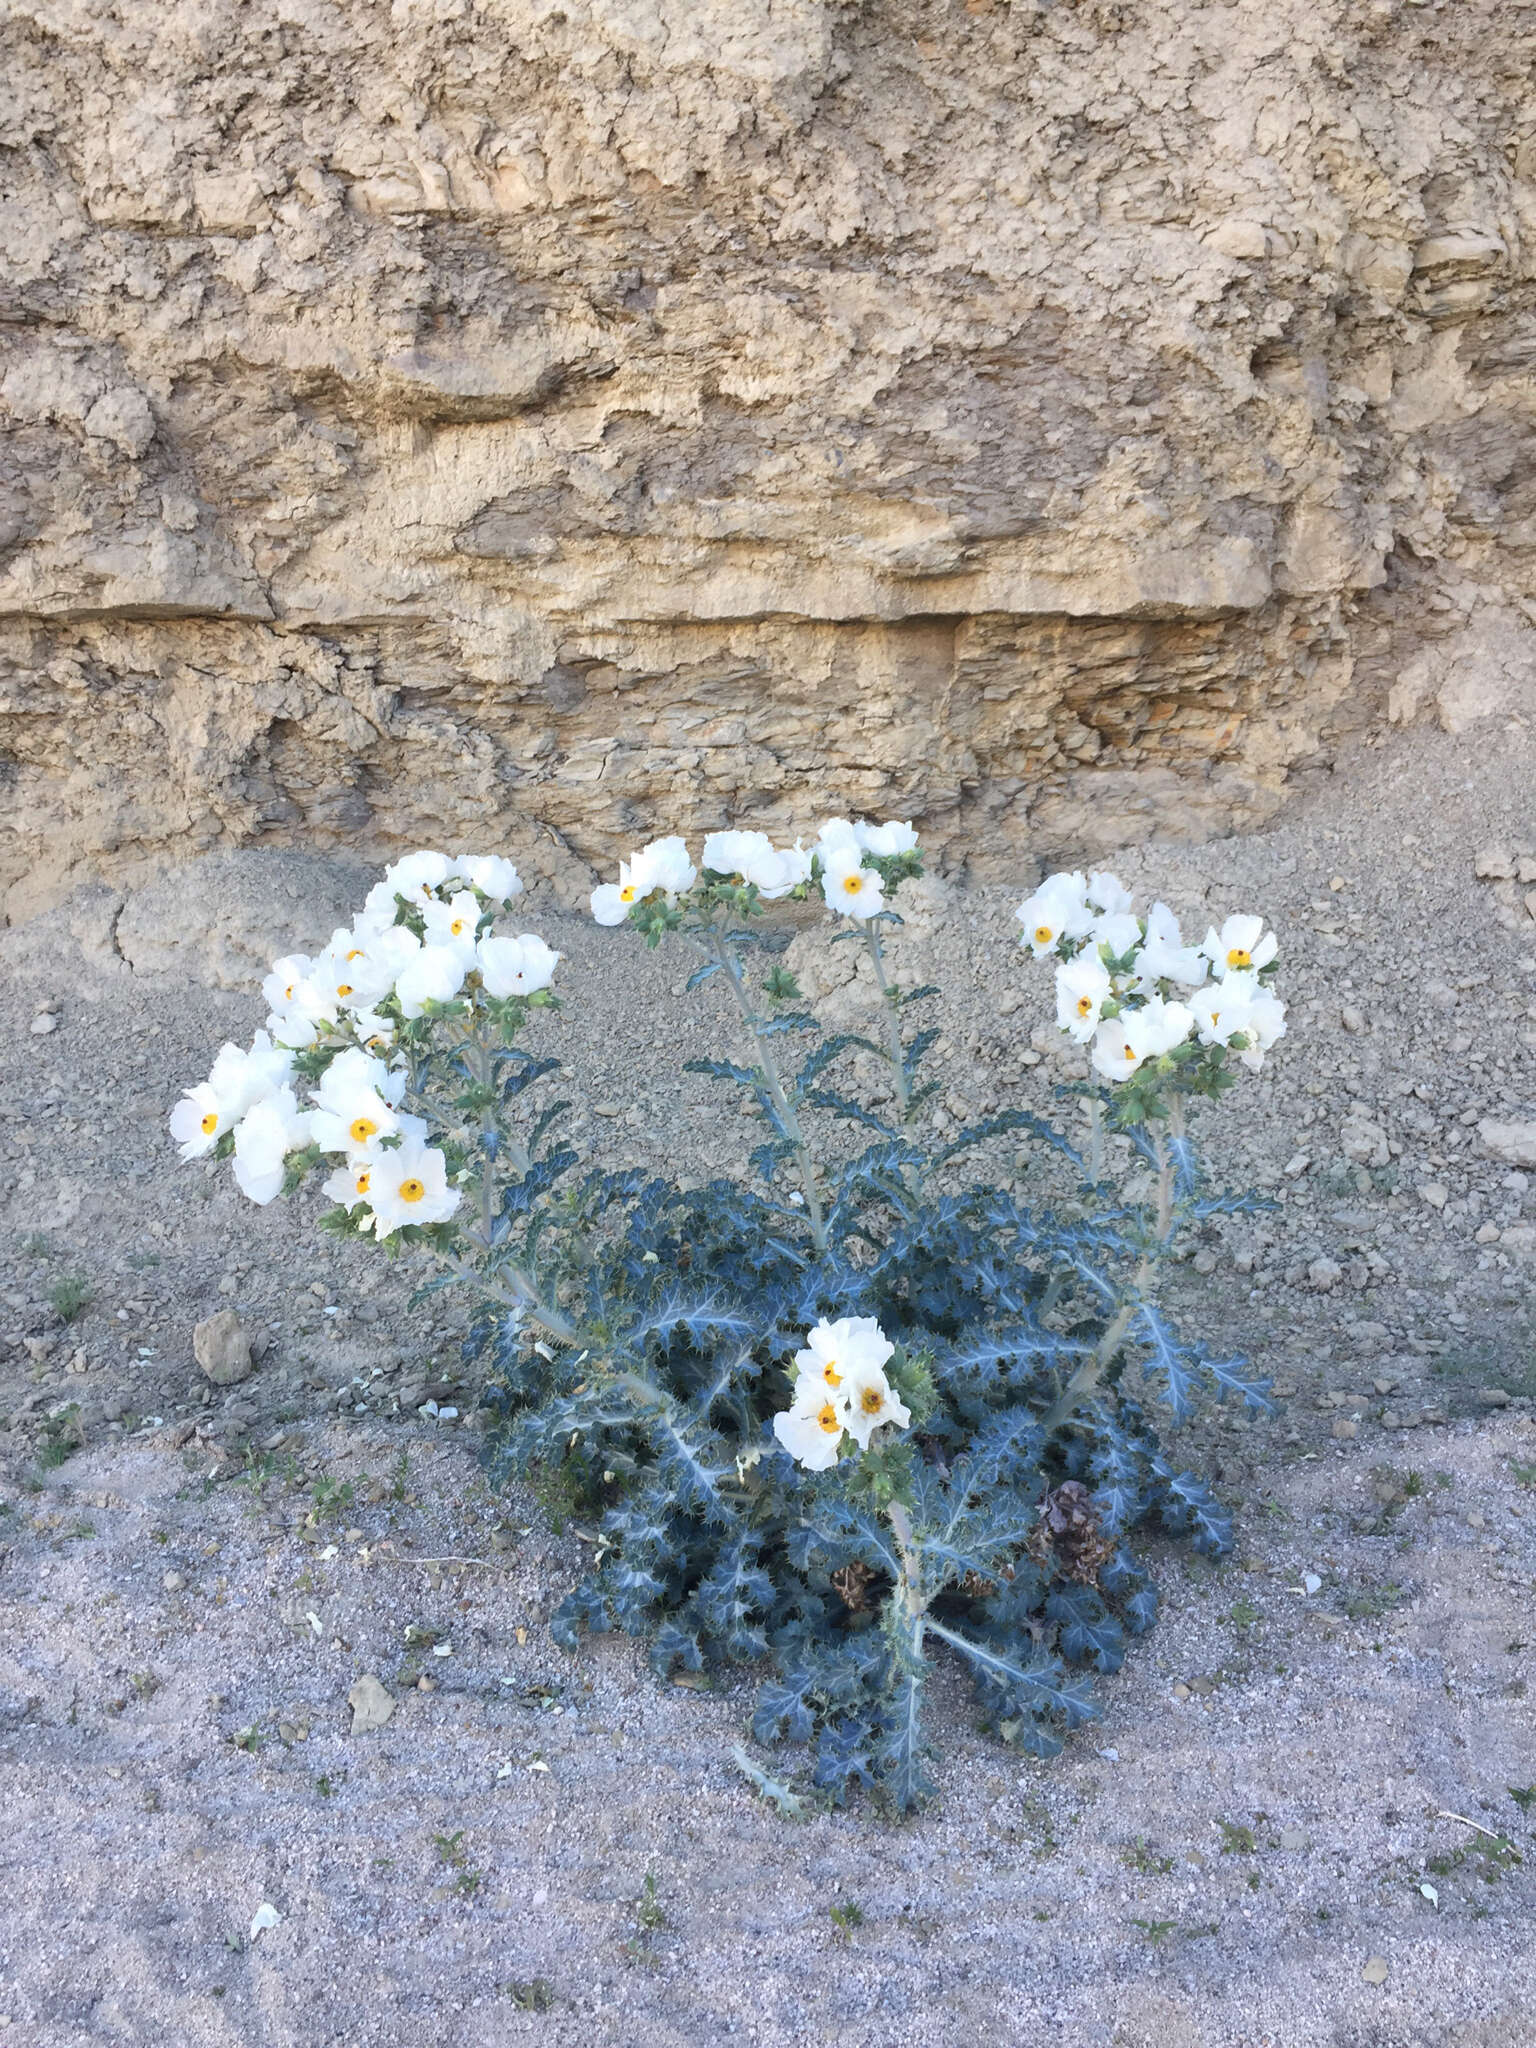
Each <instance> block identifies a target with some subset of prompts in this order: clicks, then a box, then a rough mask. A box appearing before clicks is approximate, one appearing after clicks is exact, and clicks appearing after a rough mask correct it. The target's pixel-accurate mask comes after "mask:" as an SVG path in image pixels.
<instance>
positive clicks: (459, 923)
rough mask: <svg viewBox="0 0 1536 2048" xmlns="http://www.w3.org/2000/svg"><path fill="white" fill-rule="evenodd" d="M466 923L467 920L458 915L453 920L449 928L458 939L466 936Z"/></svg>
mask: <svg viewBox="0 0 1536 2048" xmlns="http://www.w3.org/2000/svg"><path fill="white" fill-rule="evenodd" d="M464 924H465V920H464V919H463V918H462V917H456V918H455V919H454V920H453V923H452V924H451V925H449V927H448V929H449V931H450V932H452V934H453V936H454V937H455V938H456V939H460V938H462V937H463V936H464Z"/></svg>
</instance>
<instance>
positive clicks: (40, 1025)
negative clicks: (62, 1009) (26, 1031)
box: [32, 1010, 59, 1038]
mask: <svg viewBox="0 0 1536 2048" xmlns="http://www.w3.org/2000/svg"><path fill="white" fill-rule="evenodd" d="M58 1028H59V1020H58V1018H57V1017H56V1016H55V1015H54V1014H53V1012H52V1010H39V1011H38V1013H37V1015H36V1016H35V1017H34V1018H33V1019H32V1036H33V1037H34V1038H46V1037H47V1036H48V1034H49V1032H50V1031H57V1030H58Z"/></svg>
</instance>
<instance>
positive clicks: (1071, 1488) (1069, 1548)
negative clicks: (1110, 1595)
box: [1027, 1479, 1115, 1586]
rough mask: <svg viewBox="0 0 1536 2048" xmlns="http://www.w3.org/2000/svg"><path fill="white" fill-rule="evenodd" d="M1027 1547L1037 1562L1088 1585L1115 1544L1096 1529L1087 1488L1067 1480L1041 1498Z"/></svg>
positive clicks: (1095, 1577) (1077, 1480)
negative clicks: (1036, 1518)
mask: <svg viewBox="0 0 1536 2048" xmlns="http://www.w3.org/2000/svg"><path fill="white" fill-rule="evenodd" d="M1027 1548H1028V1550H1029V1554H1030V1556H1031V1557H1032V1558H1034V1560H1035V1562H1036V1563H1037V1564H1040V1565H1043V1566H1045V1567H1046V1568H1047V1569H1048V1570H1049V1569H1052V1568H1054V1569H1055V1570H1056V1571H1059V1572H1062V1573H1064V1574H1065V1576H1066V1577H1067V1578H1069V1579H1077V1580H1079V1581H1081V1583H1082V1584H1084V1585H1090V1586H1091V1585H1092V1584H1093V1582H1094V1580H1095V1579H1097V1577H1098V1575H1099V1570H1100V1567H1101V1566H1103V1565H1104V1564H1107V1563H1108V1561H1109V1559H1110V1558H1111V1557H1112V1556H1113V1555H1114V1549H1115V1546H1114V1543H1113V1541H1112V1540H1111V1539H1110V1538H1109V1537H1107V1536H1105V1535H1104V1534H1103V1532H1102V1531H1101V1530H1100V1528H1099V1511H1098V1509H1097V1508H1096V1507H1095V1506H1094V1504H1093V1496H1092V1494H1091V1493H1090V1492H1089V1491H1088V1488H1087V1487H1086V1486H1084V1485H1083V1483H1082V1481H1081V1480H1080V1479H1068V1480H1065V1481H1063V1483H1062V1484H1061V1485H1060V1486H1058V1487H1055V1488H1053V1489H1052V1490H1051V1491H1050V1492H1049V1493H1047V1494H1046V1495H1045V1497H1044V1499H1043V1500H1042V1501H1041V1503H1040V1519H1039V1522H1038V1524H1037V1526H1036V1527H1035V1529H1034V1530H1033V1531H1032V1532H1031V1535H1030V1538H1029V1543H1028V1545H1027Z"/></svg>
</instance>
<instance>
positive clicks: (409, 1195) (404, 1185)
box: [400, 1180, 427, 1202]
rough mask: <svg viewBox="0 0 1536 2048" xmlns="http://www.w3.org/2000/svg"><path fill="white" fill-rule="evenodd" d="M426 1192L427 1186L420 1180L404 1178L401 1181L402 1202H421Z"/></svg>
mask: <svg viewBox="0 0 1536 2048" xmlns="http://www.w3.org/2000/svg"><path fill="white" fill-rule="evenodd" d="M426 1192H427V1191H426V1188H425V1187H424V1186H423V1185H422V1183H421V1182H420V1181H419V1180H403V1181H401V1183H400V1199H401V1201H402V1202H419V1201H420V1200H421V1198H422V1196H423V1195H424V1194H425V1193H426Z"/></svg>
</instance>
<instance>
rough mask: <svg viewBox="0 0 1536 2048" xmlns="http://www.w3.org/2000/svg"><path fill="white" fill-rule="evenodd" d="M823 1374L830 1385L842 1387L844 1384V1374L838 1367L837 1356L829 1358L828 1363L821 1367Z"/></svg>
mask: <svg viewBox="0 0 1536 2048" xmlns="http://www.w3.org/2000/svg"><path fill="white" fill-rule="evenodd" d="M821 1376H822V1378H823V1379H824V1380H825V1381H826V1383H827V1385H828V1386H829V1387H840V1386H841V1385H842V1384H843V1376H842V1374H841V1373H840V1372H839V1371H838V1369H837V1360H836V1359H835V1358H829V1359H828V1360H827V1362H826V1364H825V1365H824V1366H823V1367H822V1368H821Z"/></svg>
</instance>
